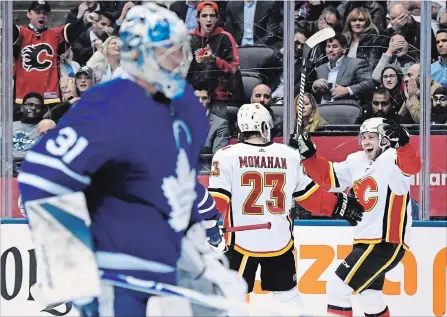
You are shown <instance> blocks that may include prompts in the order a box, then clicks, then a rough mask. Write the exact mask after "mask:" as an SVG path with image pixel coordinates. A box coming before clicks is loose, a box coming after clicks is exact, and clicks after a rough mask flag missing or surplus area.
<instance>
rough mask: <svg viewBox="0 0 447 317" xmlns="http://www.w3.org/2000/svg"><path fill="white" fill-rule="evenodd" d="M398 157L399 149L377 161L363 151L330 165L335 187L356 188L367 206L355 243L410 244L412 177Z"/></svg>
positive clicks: (356, 231) (388, 151)
mask: <svg viewBox="0 0 447 317" xmlns="http://www.w3.org/2000/svg"><path fill="white" fill-rule="evenodd" d="M396 157H397V154H396V150H395V149H391V148H390V149H387V150H386V151H385V152H383V153H382V154H381V155H380V156H379V157H378V158H377V159H376V160H375V161H372V160H370V159H368V157H367V154H366V153H365V152H364V151H359V152H356V153H353V154H350V155H349V156H348V157H347V158H346V160H345V161H344V162H340V163H335V162H334V163H330V164H329V165H330V166H331V170H330V181H331V188H337V187H339V188H346V187H351V186H352V188H353V190H354V193H355V195H356V197H357V198H358V199H359V201H360V203H361V204H362V205H363V206H364V207H365V213H364V214H363V219H362V221H361V222H360V223H359V224H358V225H357V226H356V228H355V237H354V243H379V242H381V241H384V242H390V243H397V244H402V243H403V244H406V245H408V242H409V232H410V230H411V225H412V216H411V199H410V176H409V175H405V174H404V173H403V172H402V170H401V169H400V168H399V167H398V166H397V164H396Z"/></svg>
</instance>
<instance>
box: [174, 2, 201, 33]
mask: <svg viewBox="0 0 447 317" xmlns="http://www.w3.org/2000/svg"><path fill="white" fill-rule="evenodd" d="M199 2H200V1H188V0H187V1H185V0H180V1H175V2H173V3H172V4H171V5H170V7H169V10H171V11H174V12H175V14H177V16H178V17H179V18H180V19H182V20H183V21H184V22H185V24H186V28H187V29H188V32H193V31H194V29H195V28H196V27H197V26H198V25H197V20H196V17H197V5H198V4H199Z"/></svg>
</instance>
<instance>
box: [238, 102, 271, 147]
mask: <svg viewBox="0 0 447 317" xmlns="http://www.w3.org/2000/svg"><path fill="white" fill-rule="evenodd" d="M237 125H238V127H239V131H240V132H259V133H260V134H261V136H262V137H263V138H264V139H265V140H266V142H270V138H271V134H270V130H271V129H272V128H273V120H272V116H271V115H270V113H269V111H268V110H267V109H266V108H265V107H264V106H263V105H261V104H260V103H249V104H245V105H242V106H241V107H240V108H239V111H238V112H237Z"/></svg>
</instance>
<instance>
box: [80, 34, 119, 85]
mask: <svg viewBox="0 0 447 317" xmlns="http://www.w3.org/2000/svg"><path fill="white" fill-rule="evenodd" d="M95 47H96V52H95V53H94V54H93V56H92V57H91V58H90V59H89V60H88V62H87V66H88V67H90V68H91V69H93V73H94V76H95V78H96V80H97V82H98V83H103V82H106V81H108V80H111V79H113V78H116V77H119V76H120V75H121V74H123V73H124V70H123V69H122V67H121V66H120V39H119V37H117V36H111V37H109V38H108V39H107V40H106V41H105V42H104V43H103V42H102V41H101V40H100V39H96V41H95Z"/></svg>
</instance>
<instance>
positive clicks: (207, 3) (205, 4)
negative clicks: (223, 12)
mask: <svg viewBox="0 0 447 317" xmlns="http://www.w3.org/2000/svg"><path fill="white" fill-rule="evenodd" d="M205 7H212V8H213V9H214V11H216V14H219V7H218V6H217V4H216V2H213V1H201V2H199V4H198V5H197V13H198V14H199V13H200V11H202V9H203V8H205Z"/></svg>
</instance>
